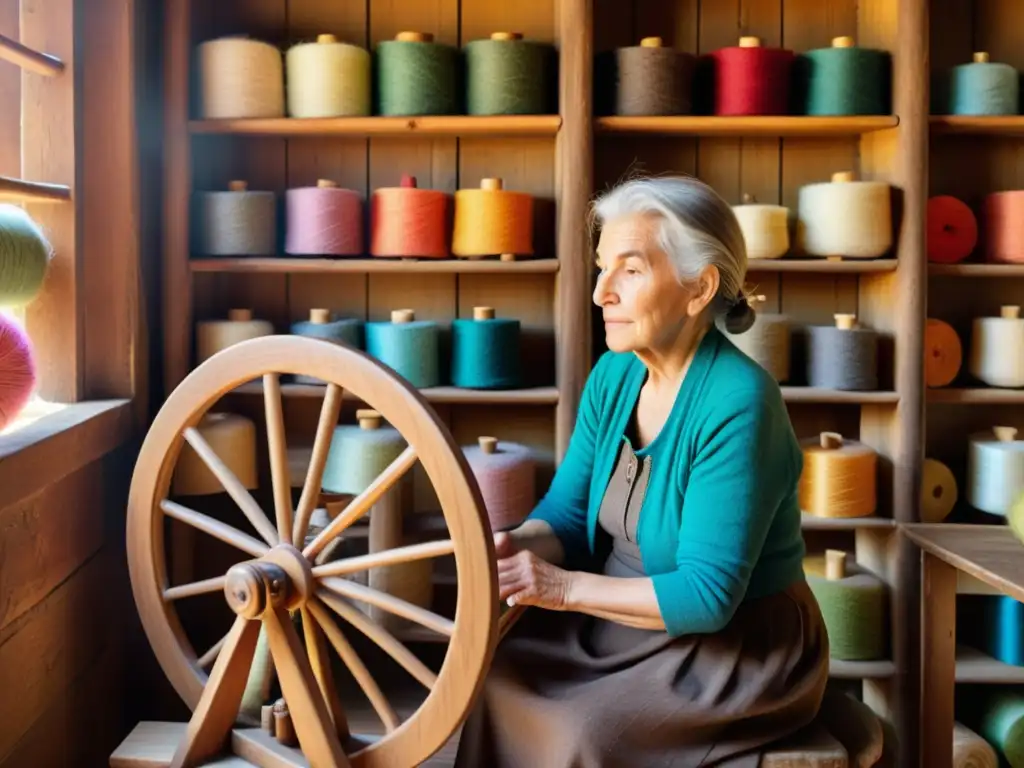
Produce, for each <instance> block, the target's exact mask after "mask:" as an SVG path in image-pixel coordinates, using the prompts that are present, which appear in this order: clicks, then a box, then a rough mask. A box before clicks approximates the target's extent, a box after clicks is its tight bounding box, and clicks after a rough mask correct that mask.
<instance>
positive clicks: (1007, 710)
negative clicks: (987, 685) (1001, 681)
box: [978, 690, 1024, 768]
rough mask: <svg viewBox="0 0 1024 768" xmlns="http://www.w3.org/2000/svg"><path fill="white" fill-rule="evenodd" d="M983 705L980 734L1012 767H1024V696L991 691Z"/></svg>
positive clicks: (1004, 691) (988, 692) (1002, 691)
mask: <svg viewBox="0 0 1024 768" xmlns="http://www.w3.org/2000/svg"><path fill="white" fill-rule="evenodd" d="M986 694H987V695H985V697H984V700H983V702H982V703H981V706H980V712H979V714H980V718H979V726H980V727H979V728H978V733H979V735H981V736H982V737H983V738H984V739H985V741H987V742H988V743H989V744H991V745H992V746H993V747H995V748H996V751H997V752H999V753H1001V755H1002V757H1003V758H1005V760H1006V762H1007V763H1009V764H1010V766H1011V767H1012V768H1024V696H1021V694H1019V693H1014V692H1011V691H1006V690H1000V691H994V692H993V691H987V692H986Z"/></svg>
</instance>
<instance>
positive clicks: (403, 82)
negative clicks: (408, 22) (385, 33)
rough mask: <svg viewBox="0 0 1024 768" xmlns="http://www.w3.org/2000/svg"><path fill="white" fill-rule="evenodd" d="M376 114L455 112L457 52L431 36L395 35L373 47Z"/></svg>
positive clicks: (418, 34)
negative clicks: (391, 38) (375, 76)
mask: <svg viewBox="0 0 1024 768" xmlns="http://www.w3.org/2000/svg"><path fill="white" fill-rule="evenodd" d="M375 58H376V66H375V70H376V73H377V79H376V85H377V112H378V114H381V115H393V116H395V115H397V116H406V115H453V114H456V113H457V112H458V109H459V99H458V72H459V52H458V50H457V49H456V48H454V47H453V46H450V45H442V44H440V43H435V42H433V35H430V34H427V33H421V32H399V33H398V35H397V37H396V38H395V39H394V40H384V41H382V42H380V43H378V44H377V50H376V52H375Z"/></svg>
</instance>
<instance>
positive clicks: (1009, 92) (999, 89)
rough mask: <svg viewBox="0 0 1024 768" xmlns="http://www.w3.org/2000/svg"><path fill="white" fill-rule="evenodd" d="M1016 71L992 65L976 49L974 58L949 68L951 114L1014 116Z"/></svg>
mask: <svg viewBox="0 0 1024 768" xmlns="http://www.w3.org/2000/svg"><path fill="white" fill-rule="evenodd" d="M1017 80H1018V75H1017V70H1016V69H1015V68H1013V67H1011V66H1010V65H1009V64H993V63H991V62H989V60H988V54H987V53H985V52H977V53H975V54H974V61H973V62H972V63H970V64H962V65H960V66H959V67H953V72H952V76H951V78H950V85H949V112H950V114H952V115H1015V114H1017V111H1018V102H1019V101H1020V96H1019V87H1018V85H1017Z"/></svg>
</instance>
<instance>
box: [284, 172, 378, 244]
mask: <svg viewBox="0 0 1024 768" xmlns="http://www.w3.org/2000/svg"><path fill="white" fill-rule="evenodd" d="M285 203H286V207H287V211H288V213H287V217H288V228H287V234H286V235H285V245H284V250H285V252H286V253H288V254H289V255H292V256H320V255H323V256H360V255H362V253H363V197H362V195H361V194H360V193H359V192H355V191H353V190H351V189H341V188H340V187H338V185H337V183H336V182H334V181H331V180H330V179H319V180H317V183H316V186H315V187H296V188H295V189H289V190H288V191H287V192H286V193H285Z"/></svg>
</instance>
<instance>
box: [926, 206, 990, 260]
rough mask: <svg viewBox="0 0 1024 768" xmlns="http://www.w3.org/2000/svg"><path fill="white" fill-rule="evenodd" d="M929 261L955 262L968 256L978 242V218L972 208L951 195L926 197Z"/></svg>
mask: <svg viewBox="0 0 1024 768" xmlns="http://www.w3.org/2000/svg"><path fill="white" fill-rule="evenodd" d="M927 218H928V232H927V242H928V261H931V262H934V263H936V264H956V263H957V262H960V261H963V260H964V259H966V258H967V257H968V256H970V255H971V251H973V250H974V247H975V246H976V245H977V244H978V220H977V219H976V218H975V216H974V211H972V210H971V209H970V207H969V206H967V205H966V204H965V203H963V202H962V201H960V200H957V199H956V198H955V197H953V196H952V195H937V196H936V197H932V198H929V200H928V207H927Z"/></svg>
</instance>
